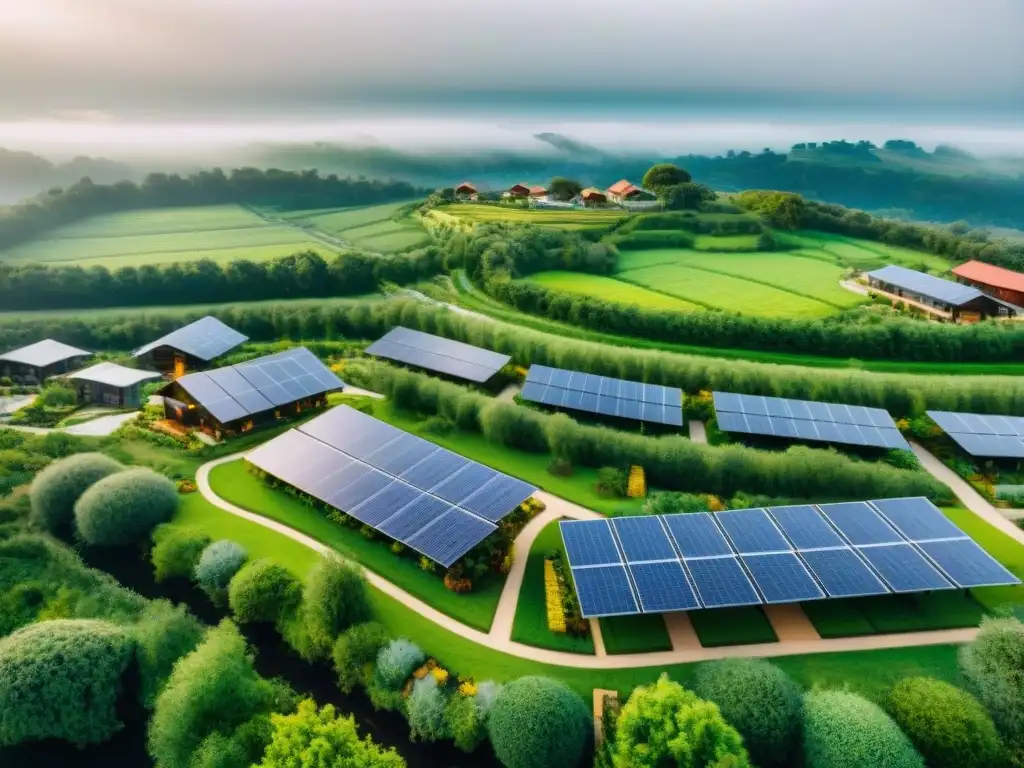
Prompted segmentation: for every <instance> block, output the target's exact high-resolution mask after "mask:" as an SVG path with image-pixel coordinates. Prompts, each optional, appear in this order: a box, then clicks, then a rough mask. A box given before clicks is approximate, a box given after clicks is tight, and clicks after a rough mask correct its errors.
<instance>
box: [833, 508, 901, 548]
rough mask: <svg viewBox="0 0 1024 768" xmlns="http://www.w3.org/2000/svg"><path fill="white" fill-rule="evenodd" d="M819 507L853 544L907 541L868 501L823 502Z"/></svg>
mask: <svg viewBox="0 0 1024 768" xmlns="http://www.w3.org/2000/svg"><path fill="white" fill-rule="evenodd" d="M819 509H820V510H821V511H822V513H823V514H824V515H825V517H827V518H828V519H829V520H830V521H831V522H832V524H833V525H834V526H835V527H836V528H838V529H839V532H840V533H842V534H843V536H845V537H846V539H847V540H848V541H849V542H850V543H851V544H855V545H861V544H891V543H897V542H903V541H905V539H904V538H903V537H902V536H900V535H899V534H898V533H896V531H895V530H893V528H892V527H891V526H890V525H889V524H888V523H887V522H885V520H883V519H882V518H881V517H880V516H879V514H878V513H877V512H875V510H873V509H872V508H871V507H870V506H868V504H867V502H863V501H850V502H843V503H840V504H821V505H819Z"/></svg>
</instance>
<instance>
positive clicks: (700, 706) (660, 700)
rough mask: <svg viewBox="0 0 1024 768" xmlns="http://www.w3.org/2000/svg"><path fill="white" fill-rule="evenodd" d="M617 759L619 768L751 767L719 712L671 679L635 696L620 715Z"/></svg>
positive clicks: (737, 737) (739, 740)
mask: <svg viewBox="0 0 1024 768" xmlns="http://www.w3.org/2000/svg"><path fill="white" fill-rule="evenodd" d="M612 760H613V763H614V765H615V768H659V767H660V766H662V765H692V766H697V765H708V766H711V765H714V766H726V765H727V766H730V768H750V761H749V759H748V758H747V750H745V749H744V748H743V739H742V738H741V737H740V735H739V733H737V732H736V730H735V729H734V728H733V727H732V726H731V725H729V724H728V723H727V722H726V721H725V719H724V718H723V717H722V713H721V712H720V711H719V709H718V707H717V706H715V705H714V704H712V703H711V702H709V701H704V700H703V699H701V698H699V697H698V696H697V695H696V694H695V693H693V692H692V691H688V690H686V689H685V688H683V686H681V685H679V683H674V682H672V681H671V680H669V679H668V676H667V675H662V676H661V678H660V679H659V680H658V681H657V682H656V683H654V684H653V685H644V686H640V687H639V688H636V689H635V690H634V691H633V693H632V694H630V697H629V701H627V702H626V704H625V706H623V707H622V711H621V712H620V714H619V720H618V723H617V725H616V729H615V747H614V749H613V751H612Z"/></svg>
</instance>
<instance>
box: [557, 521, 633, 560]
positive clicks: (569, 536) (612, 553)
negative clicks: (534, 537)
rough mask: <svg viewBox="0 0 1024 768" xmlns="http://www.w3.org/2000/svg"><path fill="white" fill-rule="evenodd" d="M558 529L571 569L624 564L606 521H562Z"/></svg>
mask: <svg viewBox="0 0 1024 768" xmlns="http://www.w3.org/2000/svg"><path fill="white" fill-rule="evenodd" d="M558 528H559V531H560V532H561V534H562V543H563V544H564V545H565V554H566V556H567V557H568V558H569V564H570V565H571V566H572V567H573V568H576V567H580V566H596V565H613V564H621V563H622V562H624V560H623V557H622V552H620V551H619V547H618V544H617V542H616V540H615V536H614V535H613V534H612V527H611V524H610V523H609V522H608V521H607V520H600V521H587V520H563V521H561V522H560V523H559V524H558Z"/></svg>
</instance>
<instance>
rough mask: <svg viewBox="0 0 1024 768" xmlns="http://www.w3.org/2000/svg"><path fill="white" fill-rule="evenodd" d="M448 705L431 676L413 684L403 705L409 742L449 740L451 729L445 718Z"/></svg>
mask: <svg viewBox="0 0 1024 768" xmlns="http://www.w3.org/2000/svg"><path fill="white" fill-rule="evenodd" d="M447 704H448V701H447V698H446V697H445V694H444V691H442V690H441V689H440V688H438V687H437V680H436V679H435V678H434V676H433V675H427V676H426V677H424V678H423V679H422V680H417V681H416V682H415V683H413V686H412V693H410V694H409V699H408V701H406V703H405V716H406V719H408V721H409V739H410V740H411V741H440V740H441V739H448V738H451V735H452V733H451V729H450V728H449V727H448V720H447V719H446V718H445V708H446V706H447Z"/></svg>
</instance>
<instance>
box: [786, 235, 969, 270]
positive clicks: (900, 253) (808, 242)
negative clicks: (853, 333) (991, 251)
mask: <svg viewBox="0 0 1024 768" xmlns="http://www.w3.org/2000/svg"><path fill="white" fill-rule="evenodd" d="M775 239H776V240H778V241H779V242H780V243H782V244H783V245H786V246H790V247H796V248H797V249H799V251H798V252H799V253H800V254H801V255H807V256H810V257H811V258H821V259H825V260H828V261H832V262H835V263H836V264H839V265H841V266H844V267H854V268H856V269H864V270H871V269H879V268H881V267H884V266H885V265H886V264H899V265H901V266H904V267H909V268H910V269H917V270H923V271H926V272H931V273H932V274H937V275H939V274H942V273H944V272H948V271H949V270H950V268H951V267H952V266H953V264H952V263H951V262H950V261H948V260H947V259H944V258H943V257H942V256H938V255H936V254H934V253H925V252H924V251H915V250H913V249H911V248H903V247H901V246H898V245H889V244H888V243H879V242H875V241H872V240H859V239H857V238H853V237H845V236H843V235H833V234H830V233H827V232H810V231H799V232H776V233H775Z"/></svg>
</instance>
